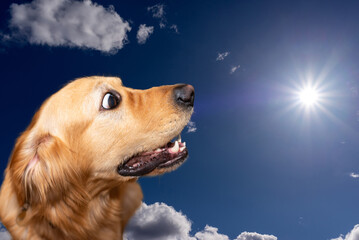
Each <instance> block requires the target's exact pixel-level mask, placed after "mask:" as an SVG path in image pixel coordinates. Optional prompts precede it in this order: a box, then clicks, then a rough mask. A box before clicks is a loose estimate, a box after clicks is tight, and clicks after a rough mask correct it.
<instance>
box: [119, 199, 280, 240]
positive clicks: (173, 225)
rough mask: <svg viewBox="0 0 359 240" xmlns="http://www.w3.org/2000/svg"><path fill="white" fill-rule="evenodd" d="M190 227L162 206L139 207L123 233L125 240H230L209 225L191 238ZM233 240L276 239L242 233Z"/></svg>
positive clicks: (166, 207) (178, 216)
mask: <svg viewBox="0 0 359 240" xmlns="http://www.w3.org/2000/svg"><path fill="white" fill-rule="evenodd" d="M191 225H192V223H191V221H190V220H189V219H188V218H187V217H186V216H185V215H183V214H182V213H181V212H177V211H176V210H175V209H174V208H173V207H171V206H168V205H166V204H165V203H154V204H151V205H147V204H145V203H142V206H141V208H140V209H139V210H138V211H137V212H136V214H135V215H134V216H133V217H132V219H131V220H130V222H129V224H128V225H127V227H126V229H125V237H124V240H155V239H156V240H229V237H228V236H227V235H224V234H220V233H218V228H215V227H211V226H208V225H206V226H205V228H204V230H202V231H200V232H197V233H196V234H195V235H194V236H192V235H191V234H190V232H191ZM235 240H277V237H275V236H273V235H266V234H264V235H262V234H259V233H249V232H243V233H241V234H240V235H239V236H238V237H237V238H236V239H235Z"/></svg>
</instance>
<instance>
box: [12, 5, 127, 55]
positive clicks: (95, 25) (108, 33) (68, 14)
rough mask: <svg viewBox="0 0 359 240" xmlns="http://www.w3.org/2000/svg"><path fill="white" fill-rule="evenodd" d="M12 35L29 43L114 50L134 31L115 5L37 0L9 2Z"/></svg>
mask: <svg viewBox="0 0 359 240" xmlns="http://www.w3.org/2000/svg"><path fill="white" fill-rule="evenodd" d="M10 13H11V19H10V28H11V30H12V33H11V37H12V38H16V39H24V40H26V41H28V42H29V43H30V44H38V45H49V46H66V47H79V48H89V49H96V50H99V51H103V52H107V53H115V52H117V51H118V50H119V49H121V48H122V47H123V46H124V44H125V43H126V42H127V32H128V31H131V27H130V25H129V23H128V22H126V21H124V20H123V19H122V18H121V17H120V16H119V15H118V14H117V13H116V11H115V10H114V8H113V6H110V7H109V8H104V7H103V6H101V5H98V4H96V3H93V2H91V0H84V1H75V0H34V1H32V2H31V3H24V4H16V3H14V4H12V5H11V6H10Z"/></svg>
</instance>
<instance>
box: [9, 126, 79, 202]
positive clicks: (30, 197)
mask: <svg viewBox="0 0 359 240" xmlns="http://www.w3.org/2000/svg"><path fill="white" fill-rule="evenodd" d="M74 159H75V157H74V153H73V152H72V151H71V150H70V149H69V147H68V146H66V144H65V143H64V142H63V141H61V139H59V138H57V137H55V136H51V135H49V134H46V135H42V136H32V132H31V131H26V132H25V133H23V135H22V136H21V137H19V139H18V140H17V143H16V145H15V148H14V151H13V154H12V157H11V161H10V164H9V173H10V174H11V176H12V180H13V184H14V188H15V190H16V193H17V197H18V199H19V201H20V204H22V205H23V204H30V205H33V204H36V203H48V204H49V203H51V202H55V201H56V200H58V199H60V198H63V196H66V195H68V193H69V191H71V192H73V190H74V189H75V190H78V191H79V192H78V195H79V196H76V201H78V203H80V202H81V200H84V199H83V196H81V194H80V193H81V191H80V190H79V189H81V187H80V186H79V185H80V183H81V179H80V178H81V176H80V174H79V173H78V171H76V168H75V167H78V166H76V163H75V162H73V160H74Z"/></svg>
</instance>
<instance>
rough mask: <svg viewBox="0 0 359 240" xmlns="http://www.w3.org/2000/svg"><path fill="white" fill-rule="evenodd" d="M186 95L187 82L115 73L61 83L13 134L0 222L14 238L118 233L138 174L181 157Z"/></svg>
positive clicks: (188, 105) (189, 108)
mask: <svg viewBox="0 0 359 240" xmlns="http://www.w3.org/2000/svg"><path fill="white" fill-rule="evenodd" d="M193 102H194V88H193V87H192V86H191V85H187V84H176V85H168V86H160V87H153V88H150V89H147V90H136V89H131V88H127V87H124V86H123V84H122V81H121V79H120V78H117V77H100V76H93V77H86V78H80V79H77V80H75V81H72V82H70V83H69V84H67V85H66V86H65V87H63V88H62V89H61V90H59V91H58V92H57V93H55V94H53V95H52V96H51V97H50V98H48V99H47V100H46V101H45V102H44V103H43V104H42V106H41V107H40V109H39V110H38V111H37V113H36V114H35V115H34V117H33V119H32V121H31V123H30V125H29V126H28V128H27V129H26V130H25V131H24V132H23V133H22V134H21V135H20V137H19V138H18V139H17V141H16V144H15V147H14V149H13V152H12V154H11V157H10V159H9V163H8V166H7V168H6V170H5V179H4V181H3V184H2V186H1V191H0V220H1V221H2V223H3V224H4V226H5V227H6V228H7V229H8V231H9V233H10V234H11V236H12V237H13V239H31V240H37V239H74V240H82V239H92V240H96V239H122V236H123V231H124V229H125V226H126V223H127V222H128V221H129V219H130V217H131V216H132V215H133V214H134V213H135V211H136V209H137V208H138V207H139V206H140V205H141V202H142V197H143V196H142V191H141V188H140V186H139V185H138V183H137V182H136V180H137V179H138V177H140V176H155V175H159V174H163V173H166V172H170V171H172V170H174V169H176V168H178V167H179V166H180V165H181V164H182V163H183V162H184V161H185V160H186V158H187V156H188V150H187V148H186V145H185V142H182V141H181V138H180V133H181V131H182V130H183V128H184V127H185V126H186V125H187V123H188V122H189V120H190V118H191V115H192V113H193ZM173 139H174V140H173ZM171 140H173V142H171Z"/></svg>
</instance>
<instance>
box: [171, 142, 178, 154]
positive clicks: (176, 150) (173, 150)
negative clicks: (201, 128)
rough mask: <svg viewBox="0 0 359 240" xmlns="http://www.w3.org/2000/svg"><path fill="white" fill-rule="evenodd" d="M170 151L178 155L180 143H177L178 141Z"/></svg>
mask: <svg viewBox="0 0 359 240" xmlns="http://www.w3.org/2000/svg"><path fill="white" fill-rule="evenodd" d="M169 151H170V152H171V153H178V151H179V145H178V142H177V141H176V142H175V145H174V146H173V147H171V148H170V149H169Z"/></svg>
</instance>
